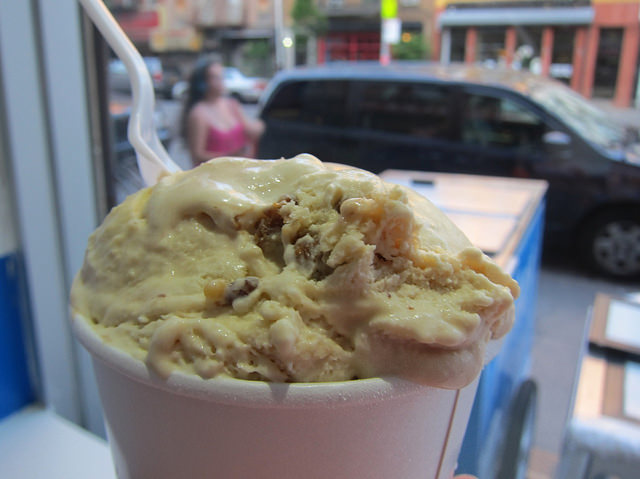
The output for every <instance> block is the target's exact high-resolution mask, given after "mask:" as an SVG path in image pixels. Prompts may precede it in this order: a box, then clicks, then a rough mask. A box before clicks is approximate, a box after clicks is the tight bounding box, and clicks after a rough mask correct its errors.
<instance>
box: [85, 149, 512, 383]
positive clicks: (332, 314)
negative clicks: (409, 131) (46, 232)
mask: <svg viewBox="0 0 640 479" xmlns="http://www.w3.org/2000/svg"><path fill="white" fill-rule="evenodd" d="M518 292H519V289H518V285H517V283H516V282H515V281H514V280H513V279H511V278H510V276H509V275H508V274H506V273H504V272H503V271H502V270H501V269H500V268H499V267H498V266H497V265H496V264H495V263H493V261H492V260H491V259H490V258H488V257H487V256H486V255H484V254H483V253H482V252H481V251H480V250H478V249H477V248H475V247H473V246H472V245H471V244H470V242H469V241H468V240H467V238H466V237H465V236H464V234H463V233H462V232H461V231H460V230H459V229H458V228H457V227H456V226H455V225H454V224H453V223H452V222H451V221H450V220H449V219H448V218H447V217H446V216H445V215H444V214H443V213H442V212H440V211H439V210H438V209H437V208H436V207H435V206H433V205H432V204H431V203H430V202H429V201H428V200H426V199H425V198H423V197H421V196H419V195H417V194H416V193H414V192H412V191H411V190H409V189H407V188H404V187H402V186H398V185H392V184H388V183H385V182H384V181H382V180H381V179H380V178H379V177H378V176H376V175H373V174H371V173H368V172H366V171H363V170H358V169H354V168H351V167H347V166H343V165H338V164H328V163H322V162H321V161H319V160H318V159H316V158H314V157H312V156H310V155H299V156H297V157H295V158H292V159H288V160H285V159H282V160H276V161H263V160H251V159H244V158H217V159H214V160H211V161H209V162H208V163H204V164H202V165H201V166H199V167H197V168H195V169H193V170H190V171H185V172H179V173H176V174H173V175H171V176H168V177H165V178H163V179H162V180H161V181H160V182H159V183H158V184H157V185H155V186H154V187H152V188H147V189H144V190H142V191H140V192H138V193H136V194H135V195H132V196H130V197H129V198H127V199H126V200H125V201H124V202H123V203H122V204H121V205H119V206H117V207H115V208H114V209H113V210H112V211H111V212H110V213H109V215H108V216H107V218H106V219H105V220H104V222H103V224H102V225H101V226H100V227H99V228H98V229H97V230H96V231H95V233H93V235H92V236H91V237H90V239H89V245H88V248H87V252H86V255H85V261H84V265H83V267H82V269H81V271H80V272H79V273H78V275H77V277H76V279H75V281H74V285H73V289H72V307H73V309H74V312H75V313H76V314H78V315H80V316H82V317H83V318H86V320H87V321H89V322H90V323H91V324H92V325H93V327H94V328H95V331H96V332H97V333H98V334H99V335H100V337H101V338H102V339H103V340H104V341H105V343H107V344H110V345H113V346H114V347H117V348H120V349H122V350H124V351H126V352H128V353H129V354H130V355H132V356H133V357H135V358H138V359H140V360H142V361H145V362H146V364H147V366H148V367H149V368H150V369H151V370H152V371H153V372H154V373H156V374H158V375H160V376H162V377H167V376H168V375H169V374H171V372H173V371H182V372H186V373H193V374H197V375H199V376H201V377H203V378H212V377H215V376H230V377H235V378H239V379H252V380H265V381H273V382H318V381H341V380H349V379H358V378H367V377H375V376H388V375H393V376H399V377H403V378H407V379H410V380H414V381H418V382H421V383H424V384H429V385H433V386H438V387H444V388H459V387H462V386H465V385H466V384H468V383H469V382H471V381H472V380H473V379H474V378H475V377H476V376H477V374H478V373H479V371H480V369H481V368H482V365H483V356H484V350H485V347H486V344H487V342H488V341H489V340H490V339H497V338H500V337H501V336H503V335H504V334H506V332H507V331H508V330H509V329H510V327H511V324H512V322H513V317H514V316H513V301H514V298H516V297H517V296H518Z"/></svg>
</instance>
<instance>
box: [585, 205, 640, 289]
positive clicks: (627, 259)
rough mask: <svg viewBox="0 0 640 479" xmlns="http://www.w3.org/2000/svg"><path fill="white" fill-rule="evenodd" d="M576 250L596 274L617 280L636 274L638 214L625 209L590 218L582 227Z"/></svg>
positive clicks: (638, 270)
mask: <svg viewBox="0 0 640 479" xmlns="http://www.w3.org/2000/svg"><path fill="white" fill-rule="evenodd" d="M580 252H581V256H582V259H583V261H584V262H585V263H586V265H587V266H589V267H590V268H591V269H592V270H593V271H595V272H597V273H600V274H603V275H606V276H609V277H612V278H618V279H631V278H637V277H640V213H638V211H637V209H636V210H635V211H634V209H632V208H628V209H627V208H625V209H617V210H608V211H605V212H603V213H600V214H598V215H597V216H595V217H593V218H592V219H591V220H589V221H587V222H586V223H585V225H584V227H583V228H582V234H581V235H580Z"/></svg>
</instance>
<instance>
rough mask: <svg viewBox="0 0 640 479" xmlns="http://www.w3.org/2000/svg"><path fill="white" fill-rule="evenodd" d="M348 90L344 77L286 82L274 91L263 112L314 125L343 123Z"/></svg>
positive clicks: (338, 124)
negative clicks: (273, 95) (276, 91)
mask: <svg viewBox="0 0 640 479" xmlns="http://www.w3.org/2000/svg"><path fill="white" fill-rule="evenodd" d="M348 90H349V82H348V81H345V80H335V81H334V80H318V81H303V82H293V83H289V84H287V85H285V86H284V87H283V88H281V89H280V91H279V92H278V93H277V94H276V95H275V97H274V99H273V101H272V102H271V105H270V106H269V107H268V109H267V112H266V113H267V114H266V116H267V117H268V118H270V119H278V120H290V121H296V122H300V123H306V124H313V125H318V126H345V125H346V122H347V97H348Z"/></svg>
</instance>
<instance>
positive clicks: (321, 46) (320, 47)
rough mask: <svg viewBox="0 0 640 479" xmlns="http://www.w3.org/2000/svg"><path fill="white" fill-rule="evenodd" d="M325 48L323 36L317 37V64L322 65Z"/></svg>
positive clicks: (324, 58)
mask: <svg viewBox="0 0 640 479" xmlns="http://www.w3.org/2000/svg"><path fill="white" fill-rule="evenodd" d="M326 48H327V45H326V43H325V37H318V44H317V53H316V55H317V57H316V58H317V59H318V65H323V64H324V63H325V61H326V56H325V55H326V53H327V51H326Z"/></svg>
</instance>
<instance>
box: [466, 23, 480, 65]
mask: <svg viewBox="0 0 640 479" xmlns="http://www.w3.org/2000/svg"><path fill="white" fill-rule="evenodd" d="M477 42H478V30H476V28H475V27H469V28H467V36H466V38H465V42H464V62H465V63H473V62H475V61H476V44H477Z"/></svg>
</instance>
